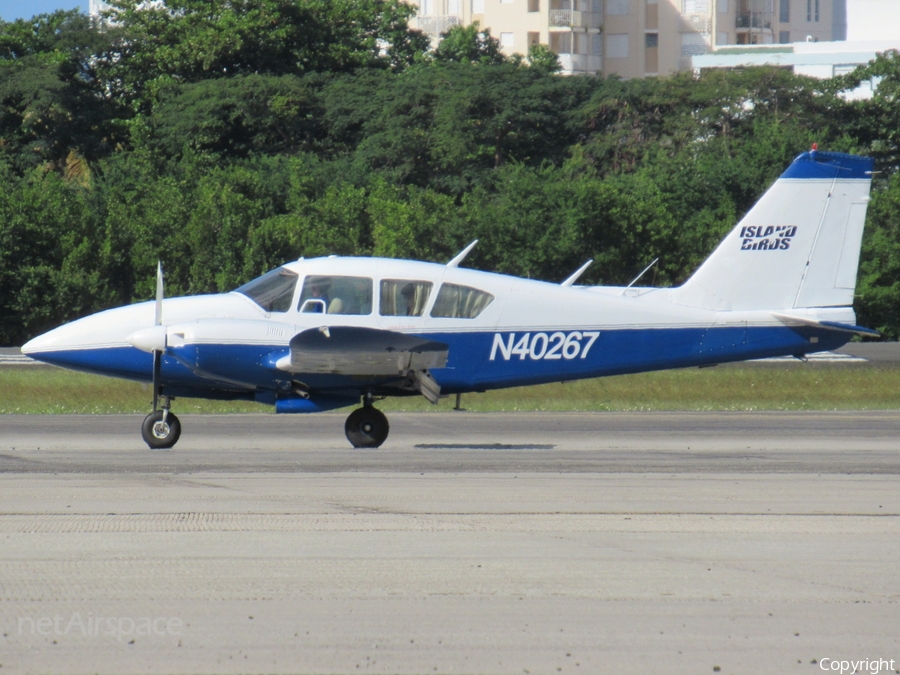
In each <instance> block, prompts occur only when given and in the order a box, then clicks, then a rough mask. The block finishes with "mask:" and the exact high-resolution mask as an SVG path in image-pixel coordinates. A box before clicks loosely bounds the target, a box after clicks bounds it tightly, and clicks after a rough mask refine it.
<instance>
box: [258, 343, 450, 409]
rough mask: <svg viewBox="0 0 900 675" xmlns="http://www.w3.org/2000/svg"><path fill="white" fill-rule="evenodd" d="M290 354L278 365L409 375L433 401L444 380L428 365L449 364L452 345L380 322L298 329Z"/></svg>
mask: <svg viewBox="0 0 900 675" xmlns="http://www.w3.org/2000/svg"><path fill="white" fill-rule="evenodd" d="M290 348H291V353H290V355H289V356H286V357H284V358H281V359H279V360H278V363H277V364H276V366H277V367H278V368H279V369H280V370H285V371H287V372H291V373H320V374H333V375H352V376H397V377H411V378H412V388H414V389H416V390H418V391H419V392H420V393H421V394H422V395H423V396H425V398H427V399H428V400H429V401H431V402H432V403H435V402H437V399H438V396H439V395H440V386H439V385H438V384H437V382H435V381H434V379H433V378H432V377H431V375H429V374H428V373H427V372H426V371H427V370H428V369H430V368H443V367H444V366H446V365H447V354H448V351H449V347H448V346H447V345H446V344H445V343H443V342H435V341H433V340H426V339H423V338H420V337H415V336H412V335H405V334H403V333H397V332H395V331H390V330H381V329H378V328H363V327H355V326H322V327H320V328H310V329H308V330H305V331H302V332H300V333H297V334H296V335H295V336H294V337H293V338H292V339H291V342H290Z"/></svg>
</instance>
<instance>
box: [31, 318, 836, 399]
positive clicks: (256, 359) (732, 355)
mask: <svg viewBox="0 0 900 675" xmlns="http://www.w3.org/2000/svg"><path fill="white" fill-rule="evenodd" d="M420 337H423V338H427V339H429V340H436V341H439V342H444V343H446V344H447V345H448V346H449V358H448V361H447V366H446V367H445V368H441V369H437V370H433V371H432V375H433V377H434V378H435V380H436V381H437V382H438V384H439V385H440V386H441V390H442V391H443V392H444V393H456V392H466V391H480V390H486V389H500V388H504V387H511V386H521V385H530V384H541V383H545V382H558V381H565V380H576V379H583V378H590V377H601V376H606V375H621V374H625V373H635V372H643V371H649V370H662V369H667V368H684V367H691V366H703V365H710V364H715V363H725V362H730V361H741V360H745V359H754V358H764V357H769V356H780V355H799V354H805V353H810V352H815V351H823V350H830V349H835V348H837V347H840V346H841V345H843V344H845V343H846V342H847V340H848V339H849V337H850V334H848V333H845V332H838V331H830V330H825V329H820V328H815V327H787V326H760V327H746V328H745V327H721V328H708V329H704V328H656V329H618V330H599V331H591V330H572V329H561V330H558V331H555V330H552V329H550V330H533V331H517V332H511V331H496V332H493V331H492V332H448V333H428V334H423V335H421V336H420ZM288 353H289V350H288V348H287V347H286V346H285V345H274V344H273V345H252V346H251V345H241V344H202V345H191V344H188V345H183V346H180V347H177V348H169V349H168V350H167V353H166V356H165V357H164V358H163V365H162V377H163V381H164V382H165V384H166V386H167V387H171V388H173V389H174V390H178V391H181V392H183V393H182V395H189V396H197V397H210V398H219V397H222V396H223V395H226V396H227V395H229V394H235V395H238V394H241V393H243V394H250V395H252V393H253V392H266V391H268V392H281V391H286V390H289V389H290V381H291V379H292V376H291V375H290V374H289V373H285V372H282V371H279V370H277V369H275V368H274V363H275V361H276V360H277V359H278V358H279V357H281V356H285V355H287V354H288ZM33 356H34V357H35V358H38V359H40V360H42V361H46V362H48V363H53V364H55V365H60V366H64V367H66V368H72V369H76V370H82V371H87V372H93V373H99V374H102V375H110V376H114V377H121V378H126V379H131V380H138V381H144V382H148V381H150V380H151V371H152V357H151V356H150V354H148V353H146V352H143V351H140V350H138V349H135V348H133V347H124V346H123V347H112V348H104V349H96V350H89V349H84V350H69V351H58V352H48V353H45V354H34V355H33ZM294 379H299V380H302V381H303V383H304V384H305V385H306V386H308V387H309V389H310V391H311V392H312V393H313V394H315V392H316V391H322V392H325V391H334V390H342V391H347V390H352V389H357V390H360V389H364V388H367V387H369V386H371V385H372V384H374V383H377V382H378V380H370V381H365V380H361V379H359V378H354V377H350V376H344V375H328V374H319V375H309V376H307V375H305V374H303V375H297V376H294ZM381 379H382V380H383V379H384V378H381Z"/></svg>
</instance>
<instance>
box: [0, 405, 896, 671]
mask: <svg viewBox="0 0 900 675" xmlns="http://www.w3.org/2000/svg"><path fill="white" fill-rule="evenodd" d="M140 420H141V418H140V416H49V417H28V416H22V417H20V416H7V417H2V418H0V675H2V674H4V673H50V672H54V673H57V672H64V673H89V672H90V673H138V672H152V673H157V672H159V673H163V672H166V673H245V672H250V673H261V672H271V673H282V672H284V673H288V672H291V673H296V672H300V673H351V672H352V673H357V672H370V673H433V672H437V673H522V672H531V673H556V672H563V673H613V672H614V673H713V672H721V673H820V672H823V671H822V665H823V664H830V663H831V662H830V661H824V659H833V660H838V661H840V660H848V661H850V660H855V661H859V660H862V659H869V660H870V663H871V662H872V660H879V659H883V660H884V662H885V663H884V664H881V665H883V666H884V667H882V668H880V670H879V672H890V671H893V670H900V637H898V634H897V630H896V629H897V626H898V625H900V582H898V578H897V570H898V567H897V561H898V559H900V536H898V535H900V489H898V488H900V413H898V412H872V413H864V412H863V413H735V414H724V413H714V414H713V413H710V414H705V413H661V414H656V413H654V414H648V413H639V414H610V413H597V414H594V413H591V414H577V413H573V414H471V413H420V414H393V415H391V424H392V432H391V437H390V438H389V440H388V443H387V445H386V446H385V447H384V448H382V449H380V450H374V451H373V450H367V451H356V450H350V449H348V448H347V444H346V441H345V439H344V438H343V433H342V426H343V415H338V414H325V415H318V416H308V417H307V416H297V417H275V416H267V415H240V416H228V417H225V416H188V415H185V416H183V417H182V422H183V427H184V435H183V437H182V441H181V442H180V443H179V444H178V446H176V448H175V449H174V450H172V451H150V450H147V449H146V447H145V446H143V444H142V442H141V440H140V436H139V433H138V427H139V424H140ZM888 662H892V664H893V665H891V667H890V671H888V669H887V664H888ZM879 664H880V661H879Z"/></svg>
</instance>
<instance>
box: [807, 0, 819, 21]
mask: <svg viewBox="0 0 900 675" xmlns="http://www.w3.org/2000/svg"><path fill="white" fill-rule="evenodd" d="M806 20H807V21H813V20H815V21H818V20H819V0H806Z"/></svg>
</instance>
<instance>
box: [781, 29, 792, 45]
mask: <svg viewBox="0 0 900 675" xmlns="http://www.w3.org/2000/svg"><path fill="white" fill-rule="evenodd" d="M778 42H780V43H781V44H783V45H789V44H791V31H789V30H782V31H778Z"/></svg>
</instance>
